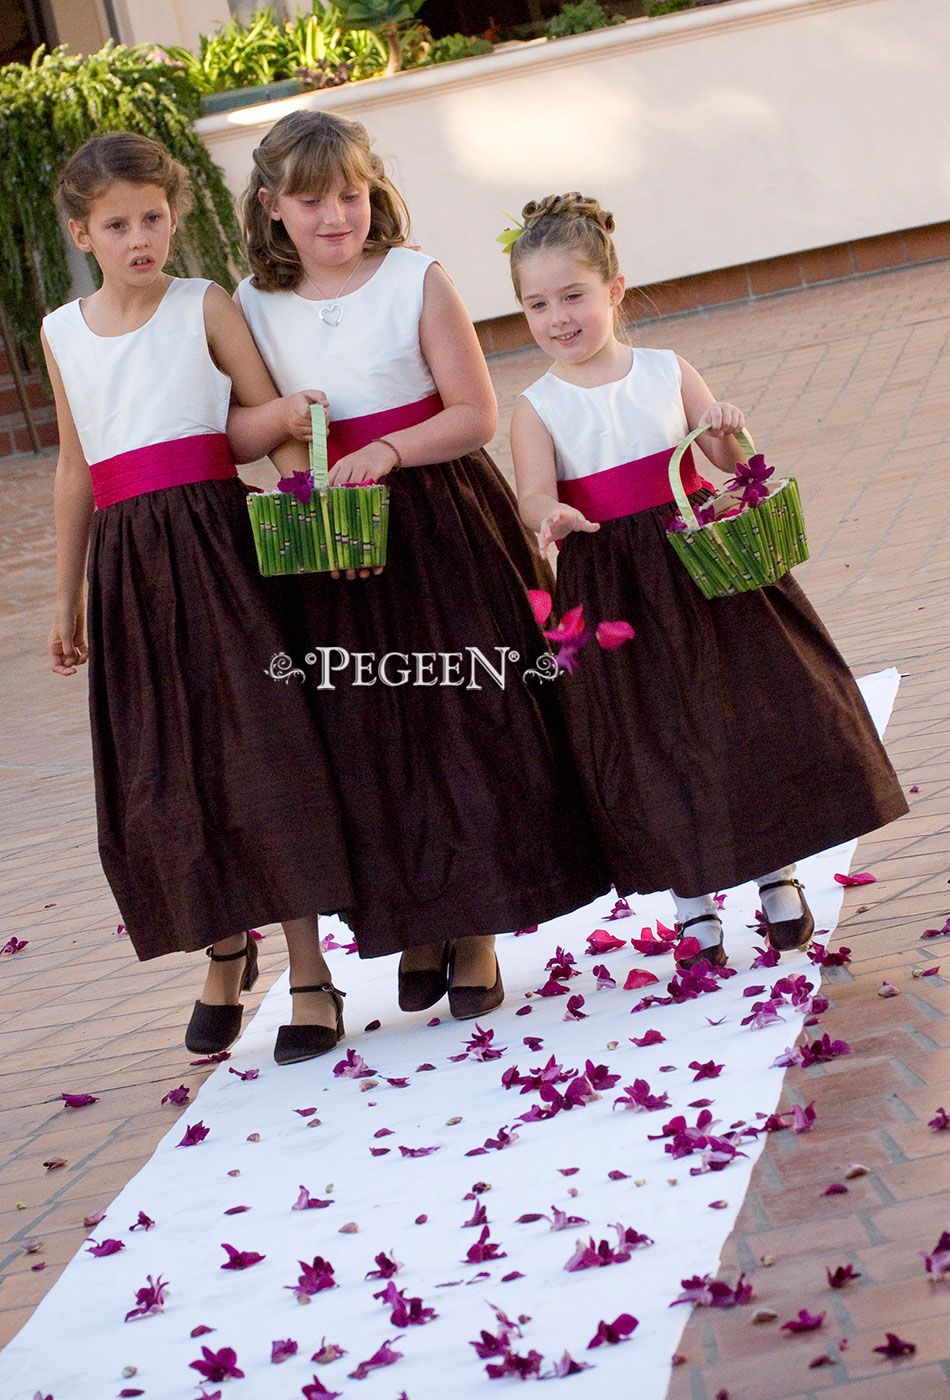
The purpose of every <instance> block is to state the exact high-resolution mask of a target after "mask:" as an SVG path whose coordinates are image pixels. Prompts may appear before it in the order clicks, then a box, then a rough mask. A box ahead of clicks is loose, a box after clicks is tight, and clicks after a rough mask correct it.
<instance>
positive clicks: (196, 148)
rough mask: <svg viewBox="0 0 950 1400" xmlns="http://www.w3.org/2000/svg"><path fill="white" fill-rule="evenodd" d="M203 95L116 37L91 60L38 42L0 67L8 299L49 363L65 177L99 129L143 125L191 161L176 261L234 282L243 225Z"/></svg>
mask: <svg viewBox="0 0 950 1400" xmlns="http://www.w3.org/2000/svg"><path fill="white" fill-rule="evenodd" d="M197 115H198V99H197V96H196V95H195V92H194V90H193V88H192V87H191V84H190V82H189V80H188V78H187V76H186V74H185V72H184V70H183V69H181V68H179V67H177V66H175V65H173V64H169V63H167V62H166V61H165V59H164V56H163V55H161V54H159V53H158V52H157V51H156V50H150V49H148V48H147V47H145V46H140V47H138V48H125V47H121V46H119V47H114V46H113V45H112V44H111V43H110V44H107V45H106V47H105V48H104V49H101V50H100V51H99V53H96V54H92V55H90V56H88V57H87V56H80V55H78V54H68V53H67V52H66V50H65V48H58V49H54V50H53V52H52V53H47V52H46V51H45V50H44V49H42V48H41V49H38V50H37V51H36V53H35V54H34V55H33V58H32V60H31V62H30V64H29V65H28V66H27V65H24V64H20V63H11V64H8V65H7V66H6V67H5V68H0V299H2V301H3V304H4V306H5V307H6V311H7V314H8V316H9V318H10V321H11V323H12V325H13V329H14V331H15V333H16V335H17V337H18V338H19V339H20V340H21V341H22V342H23V343H24V344H25V345H26V346H27V347H28V348H29V350H30V352H31V354H33V356H34V358H36V359H37V360H38V361H39V360H40V351H39V323H40V320H41V318H42V316H43V314H44V312H46V311H47V310H49V309H50V308H52V307H55V306H59V305H60V303H61V302H63V301H65V300H66V298H67V296H68V295H69V289H70V274H69V270H68V267H67V262H66V250H65V246H64V243H63V235H62V233H61V231H60V228H59V223H58V220H57V217H56V212H55V209H54V207H53V192H54V189H55V186H56V177H57V174H58V172H59V170H60V168H61V167H62V166H63V164H64V163H65V162H66V160H68V158H69V157H70V156H71V155H72V154H73V152H74V151H75V150H77V149H78V148H79V147H80V146H81V145H82V143H83V142H84V141H85V140H87V139H88V138H89V137H90V136H93V135H96V134H97V133H99V132H103V131H137V132H141V133H142V134H143V135H145V136H151V137H153V138H154V139H155V140H156V141H160V142H161V143H162V145H163V146H165V147H166V148H167V149H168V150H169V151H170V152H171V154H172V155H173V156H175V157H176V158H177V159H178V160H180V161H181V163H182V164H183V165H184V166H185V167H186V169H187V170H188V173H189V175H190V177H191V183H192V188H193V190H194V208H193V209H192V211H191V213H190V214H189V215H188V217H187V219H185V220H183V221H182V223H181V224H180V225H179V229H178V233H177V234H176V237H175V245H174V248H173V252H172V256H171V258H170V260H169V263H168V269H169V271H170V272H173V273H175V274H177V275H188V274H189V272H200V273H201V274H203V275H204V276H206V277H210V278H213V279H214V280H215V281H216V282H220V283H221V284H222V285H223V286H225V287H228V288H229V289H230V288H231V287H233V286H234V277H233V275H232V274H233V271H234V270H235V269H236V268H237V267H238V266H240V259H241V241H240V229H239V227H238V223H237V219H236V217H235V213H234V207H233V204H232V202H231V196H230V194H229V193H228V191H227V189H226V187H225V184H224V181H223V179H222V176H221V173H220V171H219V170H218V168H217V166H216V165H214V163H213V162H212V160H211V156H210V155H209V153H208V150H207V148H206V147H205V146H204V145H203V143H202V142H201V141H200V140H199V138H198V136H197V135H196V133H195V130H194V127H193V124H192V123H193V119H194V118H195V117H196V116H197Z"/></svg>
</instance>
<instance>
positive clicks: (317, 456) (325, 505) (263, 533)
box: [247, 404, 389, 578]
mask: <svg viewBox="0 0 950 1400" xmlns="http://www.w3.org/2000/svg"><path fill="white" fill-rule="evenodd" d="M310 421H311V423H312V424H313V438H312V440H311V443H310V471H311V474H312V476H313V482H314V487H313V494H312V495H311V497H310V500H309V501H307V503H306V504H304V502H303V501H300V500H298V499H297V497H296V496H294V495H293V494H292V493H291V492H289V491H252V492H251V493H250V495H249V496H248V498H247V508H248V511H249V513H250V517H251V529H252V531H253V534H254V544H255V547H256V549H257V563H258V567H259V569H260V571H261V573H262V574H263V575H264V577H265V578H271V577H273V576H274V575H275V574H319V573H326V572H327V571H328V570H331V569H333V570H338V569H378V568H381V567H382V566H383V565H384V564H385V563H386V541H387V535H388V531H389V490H388V488H387V487H385V486H383V485H381V484H380V483H379V482H377V483H375V484H374V485H372V486H328V485H327V472H328V467H327V427H326V415H325V414H324V412H323V409H322V407H321V406H320V405H319V404H313V405H312V406H311V409H310Z"/></svg>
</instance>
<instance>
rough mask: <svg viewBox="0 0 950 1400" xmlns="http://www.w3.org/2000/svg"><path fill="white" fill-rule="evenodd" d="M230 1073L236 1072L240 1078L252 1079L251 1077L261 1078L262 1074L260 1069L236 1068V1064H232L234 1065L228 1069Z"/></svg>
mask: <svg viewBox="0 0 950 1400" xmlns="http://www.w3.org/2000/svg"><path fill="white" fill-rule="evenodd" d="M228 1074H236V1075H237V1077H238V1079H243V1080H251V1079H257V1078H259V1076H260V1070H259V1069H235V1068H234V1066H233V1065H232V1066H231V1067H230V1068H229V1069H228Z"/></svg>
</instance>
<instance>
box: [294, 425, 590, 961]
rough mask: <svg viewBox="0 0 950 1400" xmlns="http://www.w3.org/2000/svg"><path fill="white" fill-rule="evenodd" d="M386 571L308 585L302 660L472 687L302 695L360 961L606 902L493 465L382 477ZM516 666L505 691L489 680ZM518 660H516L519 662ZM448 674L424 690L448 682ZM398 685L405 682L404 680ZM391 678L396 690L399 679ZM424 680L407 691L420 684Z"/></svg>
mask: <svg viewBox="0 0 950 1400" xmlns="http://www.w3.org/2000/svg"><path fill="white" fill-rule="evenodd" d="M386 484H387V485H388V486H389V487H390V492H391V496H390V521H389V544H388V562H387V564H386V567H385V569H384V571H383V573H382V574H380V575H378V576H374V577H371V578H367V579H355V580H352V581H347V580H345V579H339V580H338V579H333V578H331V577H329V576H327V575H320V574H313V575H309V576H306V577H301V578H299V579H298V580H297V586H298V587H299V589H300V596H301V600H302V601H301V608H300V615H301V617H302V618H303V619H304V626H303V629H302V632H301V635H300V638H299V642H298V651H297V653H295V660H296V661H297V662H298V664H299V656H300V655H306V654H311V655H316V654H317V648H320V647H329V646H335V647H339V648H342V649H344V650H345V651H346V652H348V653H349V654H350V655H351V656H352V655H353V654H355V653H359V652H362V653H367V654H369V655H370V656H371V657H373V658H375V660H376V661H377V662H378V661H379V659H380V658H381V657H382V656H383V655H384V654H386V653H391V652H394V653H400V654H404V655H406V656H408V657H409V658H410V668H414V667H415V666H416V665H417V664H420V663H418V662H417V661H416V660H415V659H414V658H416V657H418V655H419V654H421V653H435V654H437V655H444V654H462V658H463V660H462V669H461V671H460V672H459V671H456V670H454V669H453V670H451V674H452V675H455V676H457V675H459V674H461V675H462V677H463V679H464V684H462V685H459V684H445V683H438V684H427V683H423V684H419V683H406V684H401V685H399V684H397V685H390V686H387V685H384V684H382V683H381V682H380V681H379V680H377V681H376V682H375V683H373V684H363V685H360V684H355V683H354V678H355V670H354V668H353V667H352V666H351V667H350V669H349V670H348V671H346V670H343V669H341V671H340V672H339V673H334V674H333V675H332V676H330V677H329V680H331V681H332V684H333V688H332V689H323V690H321V689H319V688H318V681H319V679H321V677H320V676H318V675H317V674H315V670H314V668H311V669H310V671H309V673H308V679H307V681H306V683H305V685H304V687H303V689H304V691H305V692H306V693H307V695H308V697H309V699H310V702H311V704H312V706H313V707H314V712H315V714H316V715H317V716H318V717H319V722H320V723H321V724H322V725H324V726H325V727H326V735H327V750H328V753H329V756H330V762H331V765H332V769H333V774H334V778H335V780H336V786H337V790H338V792H339V795H340V802H341V806H342V809H343V819H344V828H345V836H346V846H347V852H348V855H349V860H350V866H351V870H352V874H353V887H354V893H355V904H354V907H353V908H352V909H351V910H349V911H347V912H346V913H345V914H344V917H345V919H346V920H347V922H348V923H349V925H350V927H351V928H352V930H353V931H354V933H355V935H356V940H357V945H358V949H359V953H360V955H361V956H362V957H377V956H381V955H383V954H386V953H392V952H395V951H397V950H399V949H403V948H407V947H413V946H419V945H424V944H431V943H436V942H439V941H441V940H443V939H451V938H459V937H465V936H468V935H472V934H495V933H502V932H506V931H511V930H518V929H520V928H524V927H527V926H530V925H533V924H537V923H541V922H543V921H544V920H547V919H551V918H554V917H555V916H557V915H560V914H564V913H567V912H568V911H570V910H572V909H575V908H577V907H578V906H580V905H583V904H586V903H588V902H589V901H590V900H592V899H594V898H596V897H597V896H598V895H600V894H603V893H605V892H606V891H607V889H608V888H609V884H610V881H609V878H608V876H607V874H606V871H605V866H604V861H603V857H602V855H601V853H600V851H599V848H598V846H597V843H596V840H595V838H594V836H593V832H592V828H591V825H590V822H589V821H588V819H587V817H586V816H585V814H584V812H583V808H582V803H581V798H580V784H579V780H578V777H577V773H576V770H575V767H574V763H573V759H572V757H571V751H570V744H569V742H568V738H567V733H566V729H565V725H564V721H563V716H562V715H561V713H560V708H559V704H558V693H557V692H558V687H559V685H560V682H557V683H552V682H551V681H544V680H539V679H538V678H537V677H535V678H531V677H525V676H524V675H523V672H524V671H526V670H529V669H532V668H533V667H534V665H535V662H536V661H537V660H538V659H539V658H540V657H542V656H547V644H546V643H545V641H544V638H543V637H542V635H541V632H540V630H539V628H538V625H537V623H536V621H535V617H534V613H533V611H532V608H531V604H530V600H529V598H528V596H527V593H526V589H528V588H546V589H548V590H549V591H551V590H552V589H553V580H552V578H551V574H550V571H549V570H548V569H547V567H546V565H544V564H543V563H542V561H541V560H540V559H539V558H538V557H537V554H536V550H535V548H534V542H533V538H532V537H529V536H528V534H527V532H526V531H525V530H524V528H523V527H522V525H521V523H520V521H519V519H518V515H517V508H516V505H515V501H514V497H513V495H512V493H511V491H510V490H509V488H508V486H507V484H506V483H505V481H504V479H503V478H502V476H501V475H500V473H499V472H498V469H497V468H496V467H495V465H494V464H493V463H492V461H491V459H490V458H489V457H488V456H487V455H486V454H485V453H484V452H476V453H473V454H470V455H468V456H466V457H464V458H461V459H458V460H455V461H452V462H446V463H440V464H436V465H433V466H425V467H413V468H408V469H404V470H402V471H399V472H396V473H394V474H392V475H391V476H389V477H387V478H386ZM472 648H480V649H481V652H482V653H483V654H484V655H485V656H486V657H488V658H490V659H491V660H492V661H493V662H495V663H497V662H498V661H499V651H498V648H505V649H507V660H506V663H505V668H504V685H503V686H501V685H498V684H496V683H495V681H493V680H492V679H491V678H489V677H488V676H487V675H486V673H485V672H484V668H482V667H481V666H476V675H475V680H476V687H472V686H470V685H469V680H470V679H471V676H470V669H469V667H470V662H469V660H468V657H469V655H470V652H469V649H472ZM512 653H514V654H513V655H512ZM444 664H445V663H443V662H441V661H437V662H436V669H435V670H434V671H433V670H431V669H430V668H428V667H426V666H425V664H424V663H423V671H422V672H421V673H420V674H421V675H422V676H423V680H426V679H427V678H431V676H433V675H434V676H435V677H436V679H437V680H439V681H440V682H441V681H442V677H443V675H444V674H447V673H445V672H444V671H443V666H444ZM397 669H398V668H397ZM390 674H392V673H390ZM415 679H416V673H415V670H414V669H413V671H412V675H411V677H410V682H414V681H415Z"/></svg>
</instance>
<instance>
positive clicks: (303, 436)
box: [282, 389, 330, 442]
mask: <svg viewBox="0 0 950 1400" xmlns="http://www.w3.org/2000/svg"><path fill="white" fill-rule="evenodd" d="M314 403H319V404H322V405H323V412H324V414H325V416H326V420H327V422H328V423H329V421H330V404H329V402H328V401H327V396H326V394H325V393H323V391H322V390H321V389H301V391H300V393H299V394H289V395H288V396H287V397H286V398H285V399H283V400H282V404H283V407H284V419H285V422H286V426H287V437H290V438H296V439H297V440H298V442H309V441H310V439H311V438H312V437H313V427H312V424H311V422H310V405H311V404H314Z"/></svg>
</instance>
